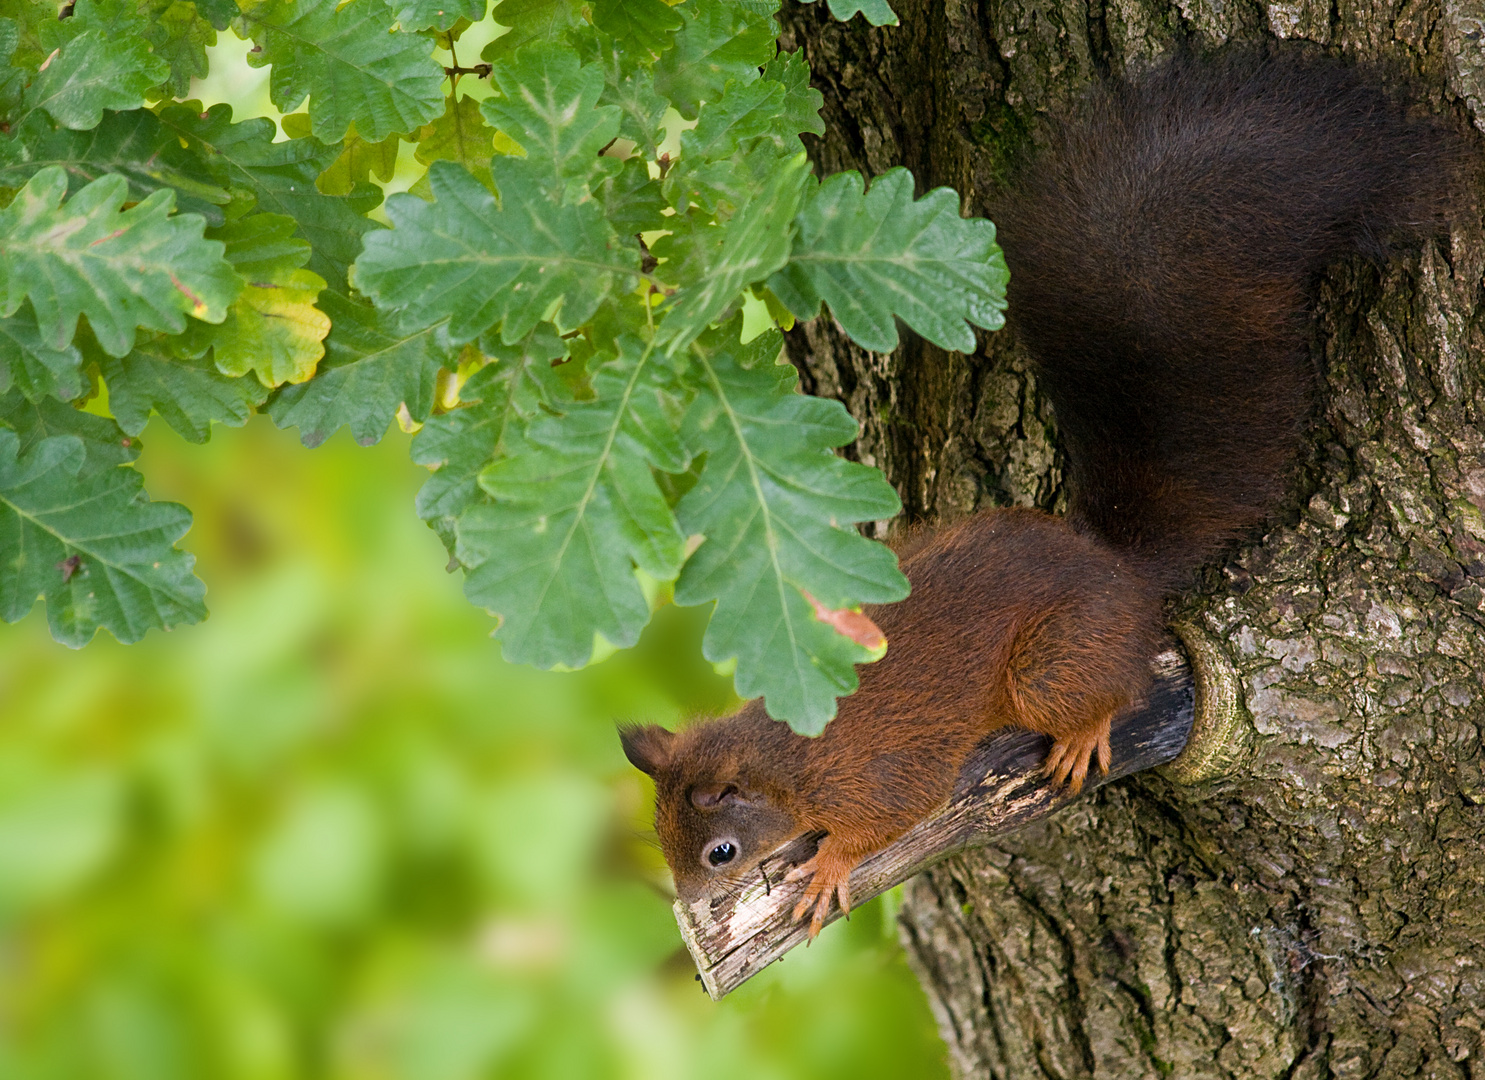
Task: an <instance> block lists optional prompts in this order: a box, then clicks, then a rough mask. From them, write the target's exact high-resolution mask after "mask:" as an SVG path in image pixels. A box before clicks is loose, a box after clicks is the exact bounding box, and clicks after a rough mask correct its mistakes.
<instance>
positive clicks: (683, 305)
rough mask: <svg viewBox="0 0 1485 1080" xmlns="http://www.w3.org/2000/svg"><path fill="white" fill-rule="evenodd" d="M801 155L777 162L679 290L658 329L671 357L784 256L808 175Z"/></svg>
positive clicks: (786, 256) (807, 169) (778, 266)
mask: <svg viewBox="0 0 1485 1080" xmlns="http://www.w3.org/2000/svg"><path fill="white" fill-rule="evenodd" d="M809 168H810V165H809V159H808V158H806V157H805V156H804V154H796V155H795V156H794V157H792V158H789V159H788V160H786V161H783V162H781V163H780V165H779V167H778V168H777V169H775V170H774V174H773V177H772V178H771V179H770V180H769V181H768V183H767V184H766V185H765V186H764V187H763V189H762V190H761V191H759V192H758V194H757V195H755V196H754V197H753V199H752V201H751V202H749V203H748V205H747V206H745V207H744V208H743V209H742V210H740V211H738V213H737V216H736V217H734V218H733V219H732V220H731V221H730V222H728V223H727V226H726V236H725V238H724V240H723V242H722V248H721V251H720V252H719V253H718V255H717V257H716V260H715V261H714V262H713V263H712V264H711V265H710V266H708V267H707V271H706V276H705V277H704V278H703V279H702V280H701V281H699V282H697V283H696V284H694V285H690V286H688V287H686V288H683V289H681V291H680V292H679V293H678V294H677V297H676V302H675V306H674V307H672V308H671V309H670V311H669V313H668V314H667V315H666V316H665V322H664V323H663V324H662V325H661V327H660V333H661V336H662V337H663V338H664V339H665V340H666V342H667V345H666V348H667V349H668V351H669V352H670V353H671V354H672V355H673V354H674V353H676V352H677V351H678V350H680V349H683V348H685V347H686V346H687V345H689V344H690V343H691V342H692V341H694V340H696V338H697V336H698V335H699V334H700V333H701V332H702V331H703V330H705V329H706V327H707V325H708V324H709V323H711V322H712V321H714V320H715V319H717V318H718V317H719V316H721V315H722V314H723V312H725V311H726V310H727V309H728V308H729V307H730V306H731V305H732V304H733V303H735V302H736V301H737V299H738V297H739V295H740V294H741V293H742V290H743V288H744V287H745V286H747V285H750V284H752V283H753V282H755V281H762V280H763V279H764V278H766V277H768V275H770V274H772V273H773V272H774V271H775V270H777V269H779V268H780V267H782V266H783V265H784V262H785V260H786V259H788V258H789V234H790V227H789V223H790V221H791V220H792V219H793V217H794V214H795V210H796V208H797V207H798V206H799V200H800V197H801V196H802V194H803V192H804V183H805V180H806V179H808V178H809V175H810V171H809Z"/></svg>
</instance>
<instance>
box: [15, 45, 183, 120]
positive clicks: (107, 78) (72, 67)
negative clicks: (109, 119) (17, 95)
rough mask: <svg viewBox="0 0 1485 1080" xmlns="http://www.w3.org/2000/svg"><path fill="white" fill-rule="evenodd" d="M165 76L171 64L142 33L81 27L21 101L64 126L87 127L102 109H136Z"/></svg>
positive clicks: (98, 117)
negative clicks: (117, 34) (116, 34)
mask: <svg viewBox="0 0 1485 1080" xmlns="http://www.w3.org/2000/svg"><path fill="white" fill-rule="evenodd" d="M142 26H143V24H142V23H141V27H142ZM169 77H170V65H169V64H167V63H165V61H163V60H161V59H160V58H159V57H157V56H155V55H154V54H153V53H152V52H151V51H150V47H149V43H148V42H147V41H145V40H144V38H143V37H139V36H135V34H134V33H133V32H129V33H125V34H123V35H122V36H121V37H119V38H111V37H110V36H109V35H108V34H105V33H104V32H103V31H102V30H86V31H84V32H83V33H80V34H78V35H77V36H76V37H74V38H72V39H70V40H69V41H66V42H64V43H63V44H62V45H60V46H59V47H58V51H57V52H56V53H54V54H53V55H51V56H50V57H48V58H47V60H46V61H45V63H44V64H43V66H42V70H41V73H40V74H39V75H37V77H36V81H35V82H33V83H32V84H31V85H30V87H28V88H27V90H26V96H25V105H26V108H27V109H31V110H35V109H44V110H46V112H48V113H50V114H51V116H52V118H53V119H54V120H56V121H57V123H59V124H61V125H62V126H63V127H69V128H75V129H77V130H86V129H88V128H93V127H97V126H98V122H99V121H100V120H102V119H103V110H104V109H115V110H121V109H137V108H139V107H140V106H141V105H143V104H144V98H145V94H146V93H148V91H149V90H150V89H151V88H152V87H155V86H158V85H160V84H161V83H162V82H164V81H165V80H166V79H167V78H169Z"/></svg>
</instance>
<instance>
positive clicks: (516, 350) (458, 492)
mask: <svg viewBox="0 0 1485 1080" xmlns="http://www.w3.org/2000/svg"><path fill="white" fill-rule="evenodd" d="M496 351H497V354H498V355H497V357H496V359H495V362H494V363H491V364H489V365H487V366H486V367H484V368H481V369H480V370H479V371H477V372H475V373H474V374H473V375H471V376H470V377H469V379H468V381H467V382H465V384H464V385H463V387H461V388H460V391H459V399H460V405H459V407H458V408H456V409H451V410H449V411H448V412H446V413H444V414H443V415H442V416H434V417H431V418H430V419H429V420H428V422H427V424H425V425H424V426H423V430H422V431H420V432H418V434H417V437H416V438H414V439H413V444H412V459H413V461H415V462H416V463H417V464H419V465H426V466H427V467H428V468H430V469H433V470H434V472H433V475H432V476H430V477H429V478H428V480H427V482H426V483H424V484H423V487H422V489H421V490H420V491H419V492H418V502H417V508H418V516H419V517H421V518H422V519H423V520H424V521H426V522H427V523H428V524H429V526H430V527H431V528H432V529H433V530H434V531H435V532H437V533H438V534H439V537H440V538H441V539H442V540H443V542H444V544H445V545H446V546H448V548H449V549H450V551H452V550H453V547H454V542H455V528H454V524H455V520H456V519H457V518H458V517H459V516H460V515H461V514H463V513H464V511H465V510H467V509H468V508H469V507H470V505H472V504H473V503H475V502H478V501H483V500H485V499H487V498H488V496H486V495H485V494H484V493H483V492H481V491H480V489H479V482H478V481H479V474H480V473H481V472H482V471H483V470H484V468H485V466H486V465H488V464H489V463H490V462H491V461H493V460H494V459H495V458H496V457H499V456H500V455H501V454H503V453H504V452H505V444H506V433H507V432H510V433H512V435H513V437H514V438H517V439H518V438H519V433H520V432H523V431H524V430H525V427H526V423H527V422H528V421H529V420H530V419H531V418H532V417H533V416H534V415H536V414H537V412H538V410H539V409H542V408H543V407H545V408H558V409H560V408H564V407H566V405H567V403H570V402H571V401H572V393H571V391H570V390H569V389H568V388H567V386H566V385H565V384H564V383H563V382H562V380H561V379H560V378H558V377H557V375H556V374H554V373H553V370H552V363H553V361H556V360H558V359H560V358H561V357H564V356H566V355H567V345H566V343H565V342H563V341H562V339H561V338H559V337H557V335H556V334H554V333H552V332H551V328H550V327H549V326H547V325H546V324H542V325H541V326H538V327H537V328H536V329H535V330H534V331H533V332H532V333H531V334H530V335H529V336H528V337H527V338H526V339H525V340H524V341H521V342H519V343H517V344H516V345H511V346H500V345H498V343H497V344H496Z"/></svg>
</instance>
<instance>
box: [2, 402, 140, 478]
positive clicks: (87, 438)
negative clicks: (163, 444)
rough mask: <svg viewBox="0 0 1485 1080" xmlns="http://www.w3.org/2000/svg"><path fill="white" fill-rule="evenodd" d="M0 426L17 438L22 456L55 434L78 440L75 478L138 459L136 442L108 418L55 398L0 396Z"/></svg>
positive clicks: (137, 443) (137, 444) (137, 442)
mask: <svg viewBox="0 0 1485 1080" xmlns="http://www.w3.org/2000/svg"><path fill="white" fill-rule="evenodd" d="M0 427H4V428H9V429H10V430H11V431H13V432H15V433H16V435H17V436H19V437H20V440H21V447H20V449H21V453H23V454H24V453H26V452H27V451H29V450H30V449H31V448H32V447H33V446H35V445H36V444H37V443H39V442H41V441H42V440H43V439H50V438H53V437H55V436H58V435H68V436H71V437H73V438H76V439H78V440H79V441H80V442H81V443H82V445H83V465H82V470H81V472H80V474H79V475H81V476H84V477H88V476H92V475H93V474H94V473H97V472H101V471H105V470H110V469H113V468H114V467H115V466H118V465H127V464H128V463H129V462H131V461H133V460H134V459H135V458H137V457H138V456H139V440H138V439H134V438H130V437H129V436H127V435H125V434H124V433H123V432H122V431H120V430H119V426H118V424H116V423H114V422H113V421H112V420H110V419H109V418H108V417H106V416H95V415H93V414H92V413H89V412H83V411H82V410H81V409H77V408H73V407H72V406H71V405H68V404H65V403H63V402H61V401H58V400H57V399H56V398H41V399H39V400H37V401H27V400H26V399H25V398H24V397H22V396H21V395H20V394H18V393H16V392H15V391H11V392H10V393H8V394H5V395H0Z"/></svg>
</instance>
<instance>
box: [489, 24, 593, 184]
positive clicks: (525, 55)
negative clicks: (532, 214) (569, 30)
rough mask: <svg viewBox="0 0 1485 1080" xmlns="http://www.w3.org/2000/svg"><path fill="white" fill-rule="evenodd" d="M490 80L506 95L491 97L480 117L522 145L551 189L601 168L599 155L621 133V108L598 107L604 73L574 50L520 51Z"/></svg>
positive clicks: (499, 65) (539, 47) (580, 179)
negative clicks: (545, 175) (582, 62)
mask: <svg viewBox="0 0 1485 1080" xmlns="http://www.w3.org/2000/svg"><path fill="white" fill-rule="evenodd" d="M490 81H491V83H493V84H494V85H495V86H496V87H497V88H498V89H499V91H500V93H501V95H502V96H501V97H492V98H487V99H486V100H485V102H484V103H483V104H482V105H481V106H480V112H481V114H483V116H484V118H485V119H486V120H488V121H489V122H490V123H491V124H493V125H494V126H495V127H497V128H499V129H500V130H501V131H503V132H505V133H506V135H508V136H510V137H511V138H512V139H514V140H515V141H516V142H518V143H520V144H521V147H522V148H523V149H524V150H525V151H526V160H527V162H528V163H530V164H531V165H532V166H533V167H535V166H541V167H542V170H543V172H546V171H547V170H550V175H549V177H548V178H547V180H546V184H547V188H548V190H549V191H554V192H559V191H561V190H562V187H563V185H564V184H565V183H567V182H569V181H576V182H578V183H585V182H586V181H587V180H588V179H589V178H590V177H591V176H592V175H593V173H594V172H595V171H596V170H597V168H598V165H599V159H598V153H599V151H600V150H602V149H603V148H604V147H605V146H607V145H608V144H609V143H611V142H613V140H614V139H615V138H616V137H617V136H618V134H619V110H618V109H617V108H615V107H614V106H612V105H603V106H600V105H599V104H598V98H599V95H601V94H602V93H603V70H602V69H601V68H600V67H599V66H598V65H597V64H589V65H587V66H586V67H580V66H579V65H578V58H577V56H576V54H575V53H574V52H573V51H572V50H571V49H565V48H561V47H559V46H556V45H533V46H531V47H530V48H528V49H522V50H521V51H520V52H518V53H516V54H515V56H514V57H512V58H511V59H509V60H502V61H500V62H499V63H497V64H495V65H494V69H493V71H492V72H491V75H490Z"/></svg>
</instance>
